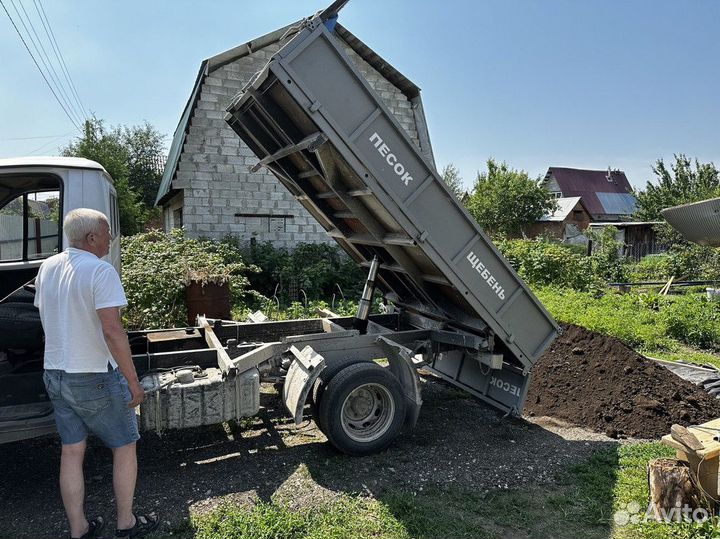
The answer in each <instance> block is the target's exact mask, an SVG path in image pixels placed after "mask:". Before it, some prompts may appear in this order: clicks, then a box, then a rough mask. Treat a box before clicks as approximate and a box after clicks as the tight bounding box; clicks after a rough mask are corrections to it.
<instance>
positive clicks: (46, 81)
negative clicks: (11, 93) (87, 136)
mask: <svg viewBox="0 0 720 539" xmlns="http://www.w3.org/2000/svg"><path fill="white" fill-rule="evenodd" d="M0 5H1V6H2V8H3V10H4V11H5V14H6V15H7V16H8V19H10V23H11V24H12V25H13V28H15V31H16V32H17V35H18V36H19V37H20V41H22V44H23V45H24V46H25V50H26V51H28V54H29V55H30V58H32V61H33V63H34V64H35V67H37V69H38V71H39V72H40V75H42V78H43V80H44V81H45V84H47V86H48V88H50V91H51V92H52V94H53V96H54V97H55V100H56V101H57V102H58V105H60V108H62V109H63V112H64V113H65V116H67V117H68V119H69V120H70V122H71V123H72V124H73V125H74V126H75V129H77V130H78V131H80V132H81V133H82V129H80V126H79V125H78V124H77V123H76V122H75V120H73V118H72V116H70V113H69V112H68V111H67V109H66V108H65V106H64V105H63V104H62V101H60V98H59V97H58V96H57V94H56V93H55V90H54V89H53V87H52V86H51V84H50V82H49V81H48V80H47V77H46V76H45V73H43V70H42V69H40V65H39V64H38V63H37V60H35V56H33V53H32V51H31V50H30V47H28V46H27V43H26V42H25V38H23V36H22V34H21V33H20V30H19V29H18V27H17V24H15V21H14V20H13V18H12V17H11V16H10V12H9V11H8V10H7V7H5V2H3V0H0Z"/></svg>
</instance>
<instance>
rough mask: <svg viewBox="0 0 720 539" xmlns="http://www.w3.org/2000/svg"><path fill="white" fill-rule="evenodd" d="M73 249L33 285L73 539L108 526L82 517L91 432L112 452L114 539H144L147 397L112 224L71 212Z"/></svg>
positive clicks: (147, 522)
mask: <svg viewBox="0 0 720 539" xmlns="http://www.w3.org/2000/svg"><path fill="white" fill-rule="evenodd" d="M63 232H64V234H65V236H66V237H67V239H68V241H69V245H70V246H69V247H68V248H67V249H65V251H63V252H62V253H59V254H57V255H54V256H52V257H50V258H48V259H47V260H45V262H43V264H42V266H41V267H40V270H39V272H38V276H37V278H36V280H35V287H36V293H35V306H36V307H38V308H39V309H40V319H41V321H42V325H43V329H44V331H45V359H44V367H45V372H44V375H43V379H44V381H45V387H46V388H47V392H48V395H49V396H50V400H51V402H52V404H53V408H54V410H55V422H56V424H57V429H58V432H59V434H60V439H61V441H62V454H61V457H60V492H61V495H62V501H63V505H64V506H65V512H66V513H67V516H68V520H69V522H70V537H72V538H90V537H97V536H98V535H99V534H100V532H101V530H102V528H103V526H104V524H105V523H104V521H103V519H102V518H101V517H97V518H95V519H92V520H90V521H88V519H87V518H86V516H85V509H84V501H85V480H84V476H83V461H84V458H85V447H86V439H87V435H88V432H92V433H93V434H94V435H95V436H97V437H98V438H100V440H102V442H103V443H104V444H105V445H106V446H107V447H109V448H110V449H111V450H112V453H113V488H114V491H115V498H116V501H117V531H116V536H117V537H142V536H144V535H146V534H148V533H150V532H152V531H153V530H154V529H155V528H157V526H158V524H159V520H158V518H157V517H156V516H154V515H149V516H145V515H135V514H134V513H133V512H132V505H133V495H134V492H135V481H136V478H137V454H136V448H135V443H136V442H137V440H138V439H139V438H140V435H139V433H138V427H137V417H136V415H135V410H134V408H135V407H136V406H138V405H139V404H140V403H141V402H142V401H143V400H144V398H145V393H144V391H143V387H142V385H141V384H140V381H139V380H138V377H137V373H136V372H135V366H134V365H133V362H132V357H131V354H130V346H129V344H128V340H127V334H126V333H125V330H124V329H123V326H122V322H121V320H120V307H124V306H126V305H127V300H126V299H125V292H124V290H123V287H122V283H121V282H120V277H119V276H118V274H117V272H116V271H115V268H114V267H113V266H112V265H110V264H108V263H107V262H105V261H103V260H101V257H103V256H105V255H107V254H108V252H109V249H110V242H111V234H110V225H109V223H108V219H107V217H106V216H105V215H104V214H102V213H100V212H98V211H95V210H91V209H86V208H80V209H76V210H73V211H71V212H69V213H68V215H67V216H66V217H65V221H64V222H63Z"/></svg>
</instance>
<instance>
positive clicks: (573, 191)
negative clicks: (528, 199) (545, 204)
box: [545, 167, 636, 215]
mask: <svg viewBox="0 0 720 539" xmlns="http://www.w3.org/2000/svg"><path fill="white" fill-rule="evenodd" d="M550 178H553V179H554V180H555V181H556V182H557V183H558V186H559V187H560V191H561V192H562V194H563V196H565V197H576V196H579V197H582V200H583V204H584V205H585V207H586V208H587V210H588V212H589V213H590V214H591V215H630V214H632V213H633V212H634V211H635V203H636V201H635V197H634V196H633V194H632V187H630V182H629V181H628V179H627V177H626V176H625V173H624V172H623V171H621V170H582V169H577V168H563V167H550V168H549V169H548V171H547V174H546V175H545V181H548V180H549V179H550Z"/></svg>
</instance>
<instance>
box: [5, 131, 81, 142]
mask: <svg viewBox="0 0 720 539" xmlns="http://www.w3.org/2000/svg"><path fill="white" fill-rule="evenodd" d="M72 134H73V131H70V132H69V133H63V134H62V135H41V136H39V137H10V138H0V141H3V142H9V141H15V140H40V139H44V138H59V137H69V136H70V135H72Z"/></svg>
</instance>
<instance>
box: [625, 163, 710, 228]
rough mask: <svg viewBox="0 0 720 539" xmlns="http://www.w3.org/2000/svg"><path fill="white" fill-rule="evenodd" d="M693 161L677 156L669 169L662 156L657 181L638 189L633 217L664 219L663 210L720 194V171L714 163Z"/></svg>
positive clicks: (654, 168) (649, 219)
mask: <svg viewBox="0 0 720 539" xmlns="http://www.w3.org/2000/svg"><path fill="white" fill-rule="evenodd" d="M694 165H695V166H694V169H693V162H692V161H691V160H690V159H688V158H687V157H686V156H685V155H683V154H679V155H676V156H675V163H674V164H672V165H671V166H670V170H668V168H667V165H666V164H665V162H664V161H663V160H662V159H659V160H658V161H657V163H656V165H655V166H654V167H653V172H654V173H655V176H656V179H657V183H651V182H647V184H646V186H645V190H643V191H637V192H636V193H635V197H636V198H637V210H636V211H635V214H634V217H635V218H636V219H638V220H640V221H657V220H661V219H662V217H661V215H660V210H662V209H663V208H667V207H670V206H677V205H679V204H687V203H688V202H697V201H699V200H705V199H707V198H713V197H717V196H720V172H718V169H717V168H716V167H715V165H714V164H713V163H700V162H699V161H698V160H697V159H695V161H694Z"/></svg>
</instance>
